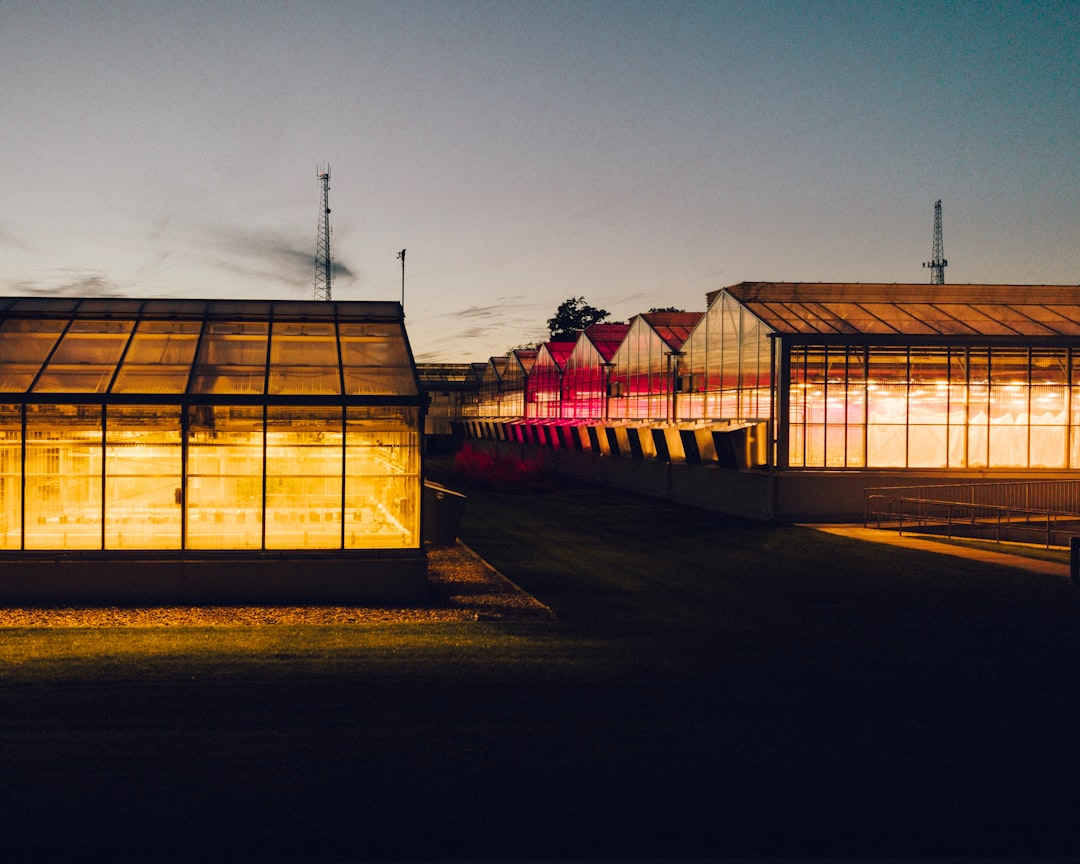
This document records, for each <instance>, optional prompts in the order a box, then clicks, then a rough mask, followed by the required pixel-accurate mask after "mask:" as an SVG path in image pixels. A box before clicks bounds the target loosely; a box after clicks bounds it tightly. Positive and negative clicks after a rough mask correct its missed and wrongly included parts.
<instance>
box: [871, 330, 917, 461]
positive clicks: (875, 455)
mask: <svg viewBox="0 0 1080 864" xmlns="http://www.w3.org/2000/svg"><path fill="white" fill-rule="evenodd" d="M907 393H908V360H907V349H904V348H877V347H875V348H871V349H870V350H869V352H868V354H867V382H866V399H867V429H866V465H867V467H868V468H898V467H904V466H905V465H906V464H907Z"/></svg>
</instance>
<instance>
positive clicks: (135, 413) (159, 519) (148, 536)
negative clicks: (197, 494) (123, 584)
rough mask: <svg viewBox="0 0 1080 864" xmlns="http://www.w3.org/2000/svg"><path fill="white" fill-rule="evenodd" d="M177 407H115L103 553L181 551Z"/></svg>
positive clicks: (108, 440)
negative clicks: (146, 550)
mask: <svg viewBox="0 0 1080 864" xmlns="http://www.w3.org/2000/svg"><path fill="white" fill-rule="evenodd" d="M181 486H182V477H181V447H180V406H179V405H124V406H118V405H111V406H109V409H108V414H107V416H106V433H105V548H106V549H179V548H180V538H181V530H180V529H181V504H182V501H183V498H182V495H181Z"/></svg>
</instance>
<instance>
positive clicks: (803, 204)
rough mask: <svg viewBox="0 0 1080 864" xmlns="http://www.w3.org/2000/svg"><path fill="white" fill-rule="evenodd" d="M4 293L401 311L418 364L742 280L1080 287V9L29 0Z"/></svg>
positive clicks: (18, 58)
mask: <svg viewBox="0 0 1080 864" xmlns="http://www.w3.org/2000/svg"><path fill="white" fill-rule="evenodd" d="M0 81H2V83H0V117H2V118H3V137H2V142H3V146H2V147H0V294H15V295H34V294H42V295H50V296H56V295H77V296H128V297H202V298H230V297H234V298H271V299H310V298H311V297H312V289H313V280H314V272H315V270H314V262H313V258H314V253H315V242H316V228H317V220H318V218H319V195H320V187H319V184H318V181H317V179H316V174H317V168H318V167H319V166H320V165H322V166H325V165H326V164H327V163H330V165H331V167H332V173H331V181H330V206H331V208H332V210H333V213H332V216H331V220H332V229H333V240H332V242H333V257H334V259H335V262H336V264H337V265H338V267H339V270H338V272H337V274H336V276H335V282H334V285H333V297H334V299H335V300H399V299H400V296H401V267H400V262H399V261H398V260H397V253H398V251H399V250H401V249H402V248H406V249H407V250H408V251H407V254H406V271H405V277H406V287H405V311H406V320H407V327H408V332H409V336H410V340H411V342H412V345H413V350H414V353H415V354H416V358H417V360H419V361H462V360H486V359H487V358H488V357H489V356H491V355H495V354H502V353H505V351H506V350H507V349H508V348H510V347H513V346H516V345H519V344H522V343H525V342H529V341H532V340H538V339H542V338H544V336H545V335H546V324H545V322H546V320H547V319H548V318H549V317H550V316H551V315H552V314H553V312H554V311H555V308H556V307H557V306H558V304H559V303H560V302H561V301H562V300H564V299H566V298H568V297H574V296H584V297H585V298H586V299H587V300H588V301H589V302H590V303H591V304H593V305H595V306H600V307H602V308H604V309H607V310H609V311H610V312H611V313H612V316H613V319H616V320H618V319H621V320H625V319H626V318H628V317H630V316H632V315H634V314H636V313H638V312H644V311H646V310H647V309H649V308H650V307H666V306H676V307H679V308H683V309H686V310H688V311H701V310H704V308H705V294H706V292H708V291H712V290H715V289H717V288H721V287H723V286H725V285H731V284H734V283H737V282H741V281H746V280H784V281H788V280H790V281H807V282H818V281H873V282H929V276H930V274H929V271H928V270H926V269H924V268H923V267H922V266H921V265H922V262H924V261H928V260H929V259H930V257H931V252H932V240H933V236H932V229H933V205H934V201H935V200H936V199H938V198H940V199H942V200H943V208H944V240H945V257H946V258H947V259H948V261H949V266H948V268H947V269H946V271H945V279H946V281H947V282H957V283H959V282H994V283H1020V284H1027V283H1052V284H1061V283H1066V284H1077V283H1080V3H1078V2H1075V0H1070V2H1028V3H1007V2H980V3H974V2H967V3H965V2H934V3H931V2H923V3H878V2H852V3H840V2H809V0H804V2H793V3H786V2H739V3H736V2H731V3H728V2H711V3H696V2H694V3H691V2H649V3H639V2H553V0H547V2H530V3H518V2H464V0H458V2H404V0H401V2H381V3H364V2H353V3H299V2H298V3H275V2H252V3H228V2H214V3H200V2H183V3H127V2H108V3H93V2H79V3H70V4H69V3H59V2H7V0H0Z"/></svg>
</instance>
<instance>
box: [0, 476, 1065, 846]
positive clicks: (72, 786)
mask: <svg viewBox="0 0 1080 864" xmlns="http://www.w3.org/2000/svg"><path fill="white" fill-rule="evenodd" d="M462 537H463V539H464V540H465V541H466V542H467V543H468V544H469V545H470V546H472V547H473V548H474V549H475V550H477V551H478V552H479V553H480V554H481V555H483V556H484V557H485V558H487V559H488V560H489V561H490V562H491V563H492V564H493V565H495V566H496V567H498V568H499V569H500V570H501V571H502V572H504V573H505V574H506V575H508V576H509V577H510V578H512V579H513V580H515V581H516V582H517V583H518V584H520V585H521V586H523V587H524V588H526V589H527V590H529V591H530V592H531V593H533V594H534V595H536V596H537V597H538V598H540V599H541V600H543V601H544V602H545V603H547V604H548V605H550V606H551V607H552V608H553V609H554V611H555V613H556V614H557V615H558V617H559V623H557V624H529V625H525V624H521V625H505V624H497V623H490V622H483V621H480V622H475V623H467V624H439V625H424V626H416V625H409V626H406V625H380V626H375V627H363V626H334V627H268V628H210V629H172V628H161V629H142V630H139V629H130V628H129V629H117V630H108V629H104V630H4V631H0V858H2V859H3V860H5V861H11V860H57V859H67V860H89V859H91V858H92V859H94V860H102V859H105V860H203V861H205V860H258V861H268V860H303V861H359V860H425V859H426V860H434V859H439V860H447V859H470V860H478V859H500V860H505V859H542V858H573V859H588V858H653V859H655V858H679V857H682V858H688V857H695V858H704V857H734V856H746V857H750V856H753V857H790V856H796V857H849V856H857V857H882V856H908V857H911V856H916V857H934V858H939V857H945V856H991V855H997V856H1067V857H1072V856H1077V855H1080V819H1078V818H1077V814H1078V813H1080V743H1078V739H1080V626H1078V625H1080V598H1078V596H1077V594H1076V593H1075V592H1074V591H1073V590H1072V589H1071V588H1070V586H1069V584H1068V581H1067V580H1060V579H1052V578H1048V577H1041V576H1035V575H1032V574H1028V573H1024V572H1018V571H1011V570H1005V569H995V568H991V567H987V566H986V565H978V564H974V563H972V562H970V561H965V560H963V559H958V558H952V557H949V558H946V557H934V556H933V555H931V554H929V553H924V552H918V551H913V550H904V549H896V548H890V547H885V546H878V545H875V544H869V543H860V542H857V541H853V540H848V539H845V538H840V537H834V536H829V535H825V534H821V533H818V532H815V531H812V530H808V529H801V528H795V527H782V526H768V525H759V524H753V523H744V522H740V521H735V520H729V519H726V518H723V517H718V516H716V515H711V514H706V513H701V512H697V511H691V510H684V509H681V508H674V507H670V506H665V505H662V504H659V503H656V502H650V501H646V500H643V499H638V498H635V497H628V496H624V495H620V494H617V493H612V492H605V491H602V490H599V489H595V488H590V487H584V486H577V485H572V484H568V485H565V486H562V487H560V488H559V489H557V490H556V491H554V492H551V493H549V494H540V495H510V494H496V493H485V492H475V491H474V492H470V500H469V503H468V510H467V514H466V521H465V524H464V526H463V528H462Z"/></svg>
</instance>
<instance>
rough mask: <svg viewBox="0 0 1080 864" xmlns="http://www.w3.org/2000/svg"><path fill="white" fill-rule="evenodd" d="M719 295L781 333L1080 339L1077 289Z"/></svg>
mask: <svg viewBox="0 0 1080 864" xmlns="http://www.w3.org/2000/svg"><path fill="white" fill-rule="evenodd" d="M724 291H726V292H727V293H728V294H729V295H730V296H732V297H734V298H735V299H736V300H738V301H739V302H740V303H741V304H742V305H743V306H745V307H746V308H747V309H748V310H749V311H750V312H752V313H753V314H754V315H756V316H757V317H758V318H760V319H761V320H762V321H763V322H764V323H765V324H766V325H768V326H769V327H770V328H771V329H772V330H774V331H775V332H777V333H781V334H797V335H831V334H850V335H873V336H945V337H957V336H967V337H979V336H993V337H1010V336H1015V337H1022V338H1029V337H1076V336H1080V285H926V284H898V283H889V284H863V283H828V282H742V283H740V284H738V285H732V286H730V287H728V288H725V289H724ZM713 299H715V298H713V297H710V302H711V301H712V300H713Z"/></svg>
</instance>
